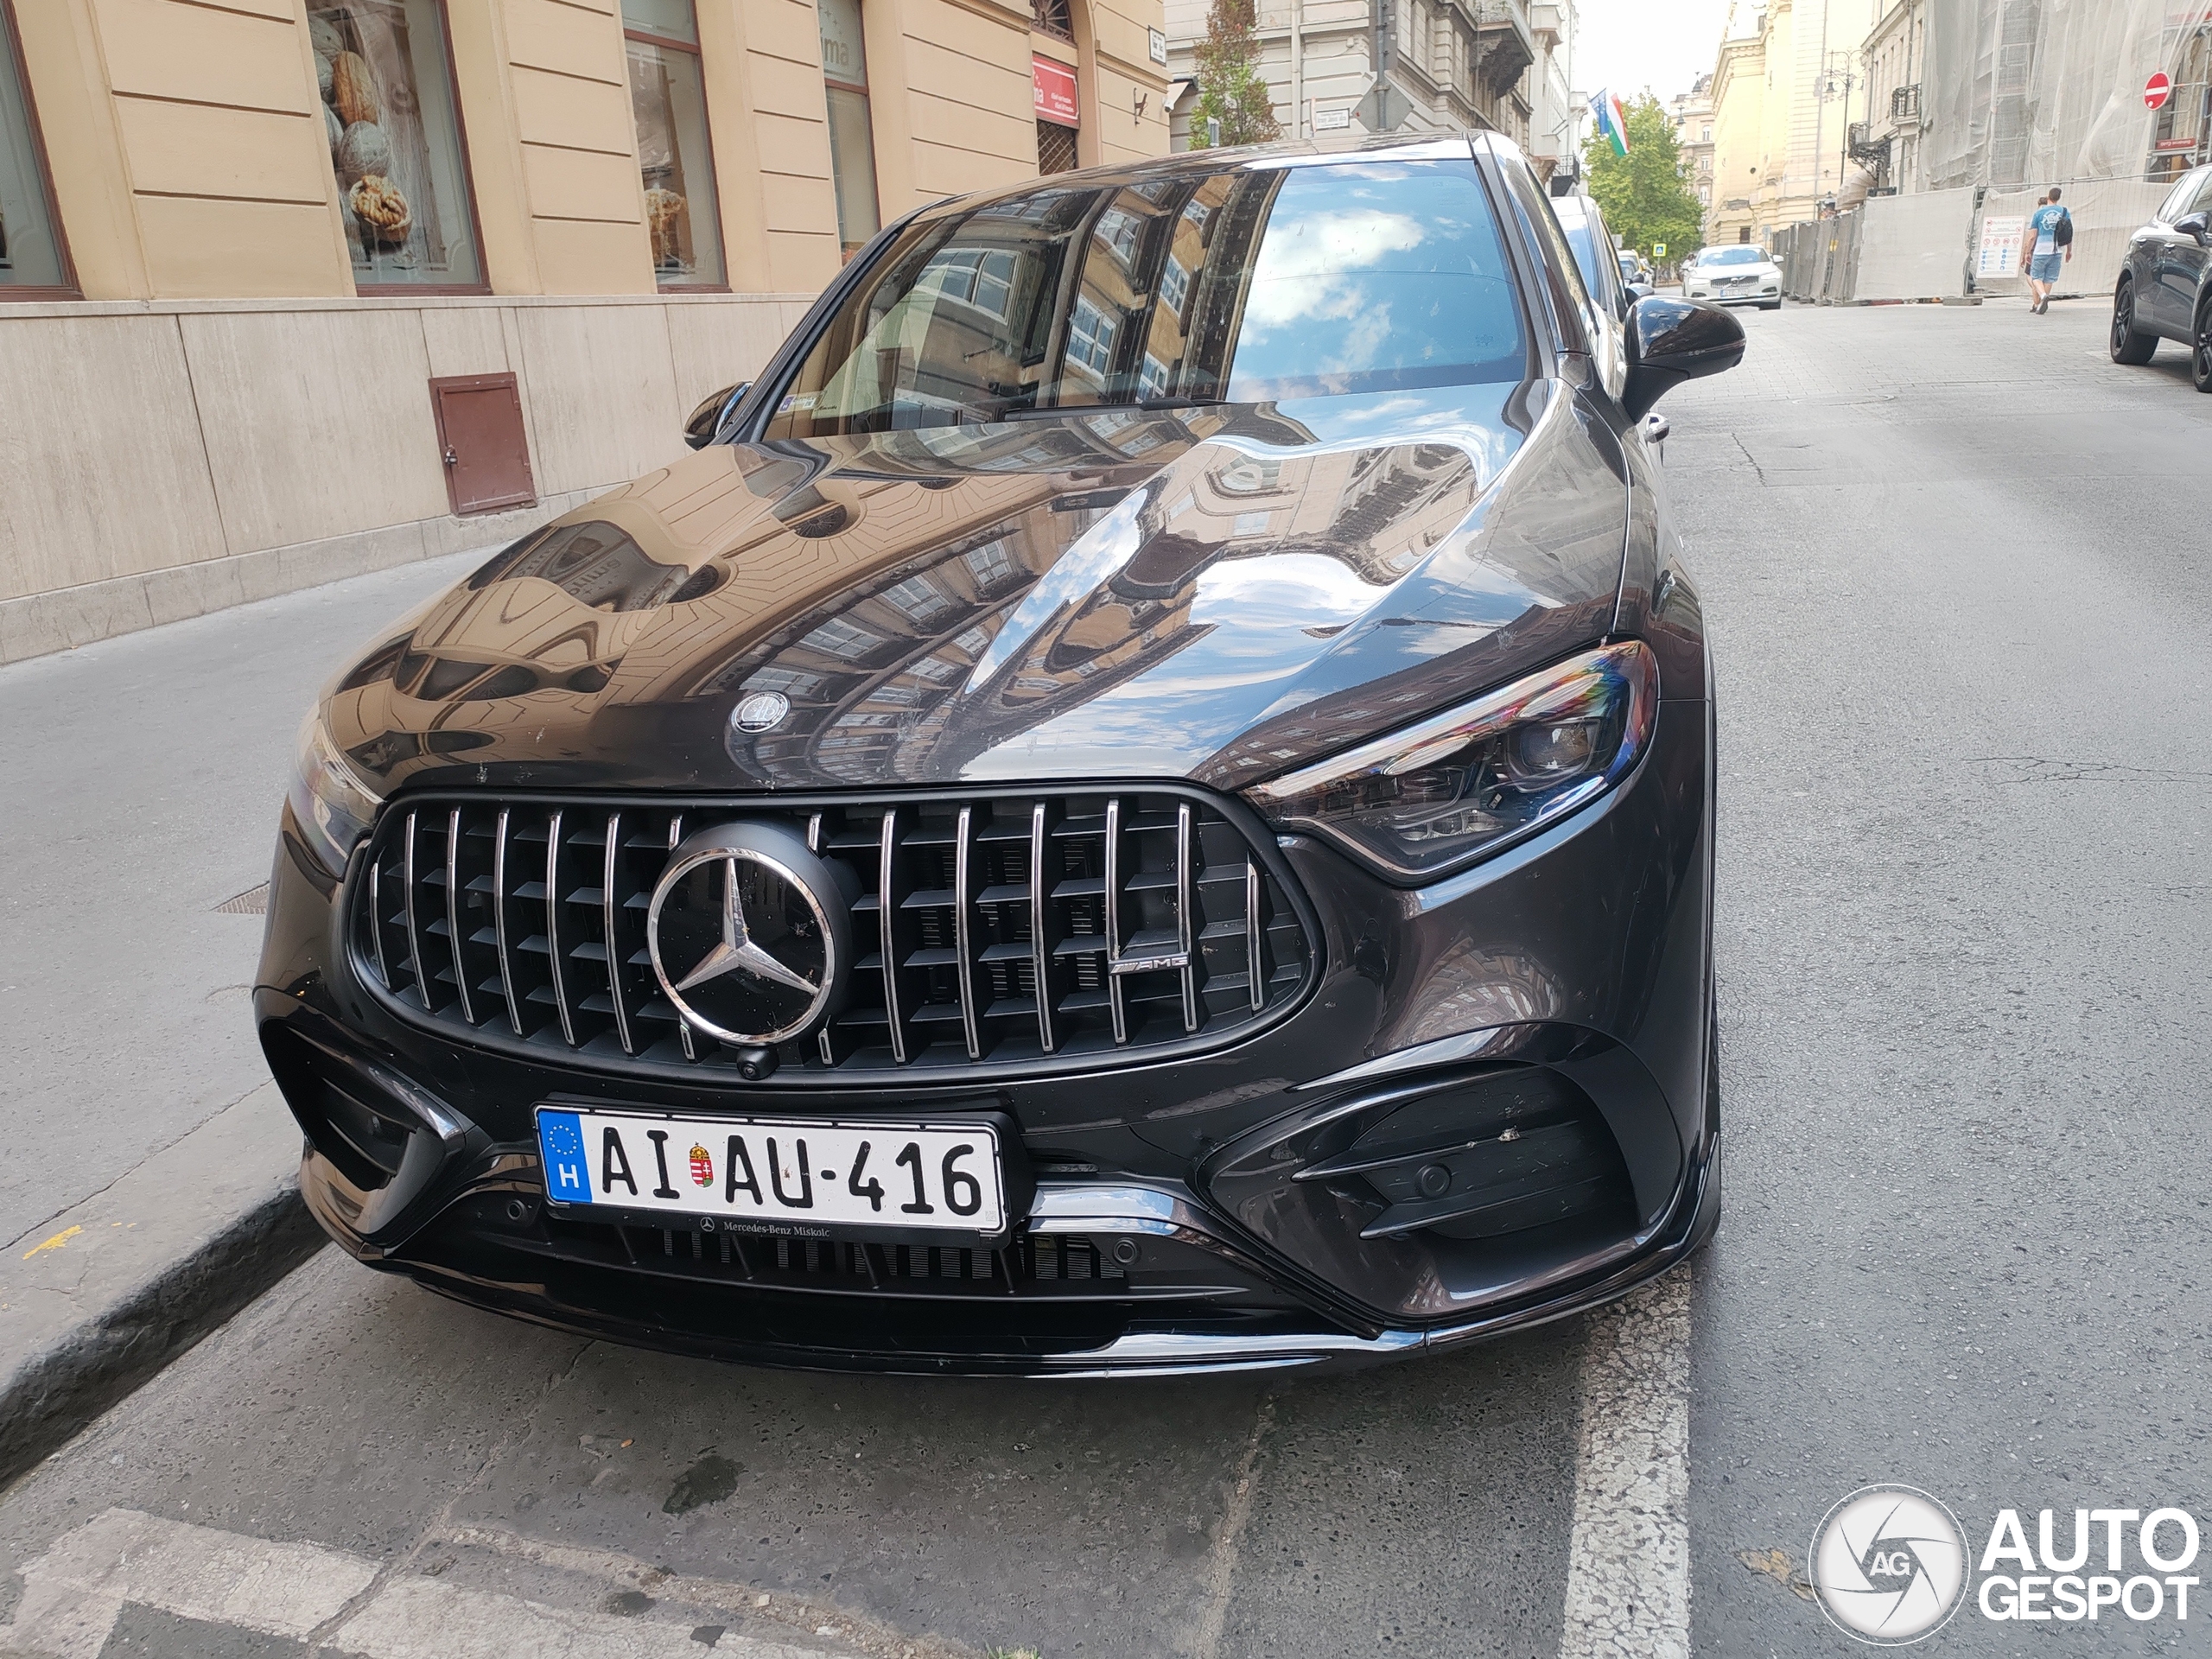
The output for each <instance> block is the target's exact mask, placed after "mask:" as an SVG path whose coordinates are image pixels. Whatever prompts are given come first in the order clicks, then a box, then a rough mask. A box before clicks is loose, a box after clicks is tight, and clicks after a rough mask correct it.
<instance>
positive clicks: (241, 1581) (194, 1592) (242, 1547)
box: [9, 1510, 377, 1659]
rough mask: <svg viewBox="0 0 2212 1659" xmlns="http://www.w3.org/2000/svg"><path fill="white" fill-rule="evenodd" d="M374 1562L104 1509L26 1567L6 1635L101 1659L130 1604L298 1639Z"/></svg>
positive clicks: (357, 1587) (50, 1650)
mask: <svg viewBox="0 0 2212 1659" xmlns="http://www.w3.org/2000/svg"><path fill="white" fill-rule="evenodd" d="M376 1571H377V1570H376V1565H375V1563H373V1562H372V1561H365V1560H362V1559H361V1558H360V1557H359V1556H358V1555H348V1554H345V1553H344V1552H343V1551H340V1550H335V1549H325V1548H321V1546H320V1545H317V1544H283V1543H272V1542H270V1541H269V1540H267V1539H264V1538H243V1537H239V1536H238V1535H236V1534H234V1533H228V1532H217V1531H216V1530H214V1529H213V1528H210V1527H194V1526H187V1525H186V1524H185V1523H184V1522H181V1521H164V1520H162V1519H160V1518H158V1517H157V1516H150V1515H141V1514H139V1513H138V1512H137V1511H136V1510H108V1511H107V1512H106V1513H105V1514H104V1515H101V1516H98V1517H96V1518H95V1519H93V1520H92V1521H90V1522H86V1524H85V1525H84V1526H81V1527H79V1528H78V1529H77V1530H76V1531H74V1532H72V1533H69V1534H68V1535H66V1536H64V1537H63V1538H62V1539H61V1540H60V1541H59V1542H57V1543H56V1544H55V1545H54V1548H52V1549H50V1550H48V1552H47V1553H46V1554H44V1555H42V1556H41V1557H40V1558H39V1559H38V1560H35V1561H32V1562H29V1563H28V1564H27V1565H25V1567H23V1569H22V1573H23V1581H24V1586H25V1588H24V1592H23V1599H22V1601H21V1602H20V1603H18V1604H17V1605H16V1619H15V1624H14V1625H13V1627H12V1628H11V1629H10V1632H9V1636H10V1641H12V1642H13V1643H14V1644H15V1646H16V1647H19V1648H28V1649H29V1650H30V1651H31V1652H34V1653H44V1654H52V1655H54V1656H55V1659H79V1656H82V1659H97V1656H98V1654H99V1650H100V1649H101V1647H102V1646H103V1645H104V1644H105V1642H106V1641H107V1636H108V1630H109V1627H110V1626H111V1625H112V1624H114V1623H115V1617H116V1615H117V1613H118V1612H119V1611H122V1608H123V1604H124V1602H126V1601H135V1602H140V1603H143V1605H147V1606H149V1607H159V1608H161V1609H162V1611H165V1612H171V1613H175V1614H176V1615H177V1616H178V1617H180V1618H196V1619H203V1620H206V1621H207V1622H209V1623H211V1624H235V1625H238V1626H240V1627H242V1628H244V1629H245V1630H262V1631H265V1632H267V1633H268V1634H270V1635H271V1636H289V1637H304V1636H306V1635H307V1633H308V1631H310V1630H314V1629H315V1626H316V1625H318V1624H322V1623H323V1622H324V1621H325V1620H327V1619H331V1618H336V1617H337V1616H338V1611H339V1610H340V1608H342V1607H344V1606H345V1605H346V1603H347V1602H349V1601H351V1600H352V1599H353V1598H354V1597H355V1596H358V1595H359V1594H360V1593H361V1592H362V1591H364V1590H365V1589H367V1588H368V1587H369V1581H370V1580H372V1579H373V1578H375V1577H376Z"/></svg>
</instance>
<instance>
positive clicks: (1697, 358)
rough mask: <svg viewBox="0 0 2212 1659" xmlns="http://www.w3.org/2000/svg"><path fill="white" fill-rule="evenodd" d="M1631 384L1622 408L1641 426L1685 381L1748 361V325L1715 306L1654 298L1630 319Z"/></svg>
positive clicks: (1643, 302)
mask: <svg viewBox="0 0 2212 1659" xmlns="http://www.w3.org/2000/svg"><path fill="white" fill-rule="evenodd" d="M1628 349H1629V371H1628V384H1627V385H1625V386H1624V387H1623V388H1622V390H1621V407H1622V408H1624V409H1625V410H1627V411H1628V415H1629V418H1630V420H1642V419H1643V416H1645V415H1647V414H1649V412H1650V410H1651V406H1652V404H1656V403H1657V402H1658V401H1659V400H1660V399H1661V398H1662V397H1665V396H1666V395H1667V394H1668V393H1669V392H1670V391H1673V390H1674V389H1675V387H1676V386H1678V385H1681V383H1682V382H1683V381H1685V380H1695V379H1697V378H1699V377H1700V376H1702V375H1707V374H1718V373H1719V372H1721V371H1722V370H1723V369H1732V368H1734V367H1735V366H1736V365H1738V363H1740V362H1742V361H1743V360H1744V325H1743V324H1742V323H1740V322H1738V321H1737V320H1736V319H1735V318H1734V317H1732V316H1731V315H1729V314H1728V313H1727V312H1726V310H1724V309H1722V308H1720V307H1719V306H1717V305H1708V304H1707V303H1705V302H1703V301H1701V300H1677V299H1674V298H1671V297H1669V296H1662V295H1657V294H1654V295H1652V296H1650V297H1649V299H1642V300H1638V301H1637V302H1636V308H1635V309H1634V310H1633V311H1631V312H1630V313H1629V314H1628Z"/></svg>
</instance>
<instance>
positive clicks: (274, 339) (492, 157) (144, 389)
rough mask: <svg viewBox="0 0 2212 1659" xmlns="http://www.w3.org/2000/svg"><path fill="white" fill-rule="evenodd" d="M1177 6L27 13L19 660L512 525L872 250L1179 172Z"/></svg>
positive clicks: (401, 6)
mask: <svg viewBox="0 0 2212 1659" xmlns="http://www.w3.org/2000/svg"><path fill="white" fill-rule="evenodd" d="M1159 30H1160V5H1159V0H1037V3H1036V4H1035V5H1034V6H1032V5H1030V4H1028V3H1026V0H1025V3H1021V4H1010V3H1007V0H818V3H810V0H222V3H220V4H213V3H199V0H0V499H4V500H5V502H6V504H7V510H6V511H5V512H4V513H0V661H5V660H10V659H12V658H19V657H23V656H29V655H34V654H37V653H38V652H41V651H45V650H52V649H57V648H60V647H61V646H65V645H72V644H76V643H79V642H81V641H83V640H86V639H96V638H99V637H103V636H104V635H105V634H109V633H113V632H122V631H124V630H126V629H127V628H129V627H132V626H146V625H147V624H149V623H151V622H158V621H162V620H169V619H171V618H173V617H175V616H181V615H188V614H194V613H197V612H200V611H204V610H207V609H212V608H214V607H218V606H219V605H222V604H226V603H232V602H236V601H239V600H241V599H246V598H251V597H255V596H257V595H259V594H266V593H270V592H276V591H281V590H283V589H284V588H293V587H298V586H302V585H305V584H306V583H308V582H315V581H320V580H327V579H329V578H332V577H334V576H338V575H346V574H351V573H353V572H356V571H359V570H364V569H375V568H379V567H382V566H385V565H390V564H393V563H400V562H403V561H404V560H408V559H412V558H419V557H423V556H430V555H435V554H437V553H442V552H445V551H449V550H461V549H463V548H468V547H474V546H482V545H488V544H491V543H496V542H498V541H500V540H504V539H507V538H510V537H512V536H513V535H515V534H518V533H519V532H520V531H521V530H523V529H525V528H528V527H530V526H531V525H534V524H537V523H538V522H542V521H543V519H545V518H548V517H550V516H552V515H553V514H554V513H556V512H560V511H563V510H565V509H566V508H567V507H568V506H570V505H575V504H576V503H578V502H580V501H582V499H586V498H587V497H588V496H589V495H590V494H592V493H596V492H597V491H599V490H601V489H602V488H605V487H606V486H610V485H613V484H616V483H619V482H620V481H622V480H625V479H627V478H630V477H632V476H635V475H637V474H641V473H645V472H648V471H650V470H652V468H654V467H658V466H659V465H661V464H663V463H664V462H665V461H668V460H670V459H671V458H673V457H674V456H675V455H676V454H680V453H681V452H682V451H681V440H680V433H679V426H680V423H681V421H682V419H683V416H684V415H685V414H686V412H687V411H688V410H690V406H691V405H692V404H694V403H696V401H697V400H698V399H699V398H700V397H703V396H704V395H706V394H707V393H708V392H709V391H712V390H714V389H715V387H718V386H721V385H726V384H728V383H729V382H731V381H734V380H738V379H742V378H746V377H747V376H748V375H750V374H752V373H753V372H757V371H758V370H759V368H760V366H761V365H762V364H763V363H764V362H765V360H766V358H767V356H768V355H769V353H771V352H772V350H773V348H774V346H775V345H776V344H777V342H778V341H779V340H781V338H782V337H783V335H784V334H785V333H786V332H787V331H788V330H789V328H790V327H791V326H792V325H793V323H795V322H796V321H797V320H798V317H799V316H800V315H802V314H803V313H804V308H805V307H806V306H807V305H808V304H809V303H810V300H811V297H812V296H813V295H814V294H815V293H817V291H818V290H819V289H821V287H822V286H823V283H826V282H827V281H828V280H829V277H832V276H833V275H834V274H835V273H836V270H837V269H838V266H839V264H840V263H841V262H842V259H843V258H844V257H848V256H849V252H850V251H851V250H852V249H854V248H855V247H857V246H858V245H861V243H864V242H865V241H866V240H867V239H868V237H869V236H870V235H872V234H873V233H874V231H875V230H876V229H877V228H878V227H879V226H880V225H881V224H884V223H887V222H889V221H890V220H892V219H895V218H896V217H898V216H899V215H900V214H902V213H906V211H908V210H909V209H911V208H912V207H917V206H919V205H922V204H924V203H926V202H929V201H932V200H938V199H939V198H941V197H944V196H946V195H950V194H959V193H964V192H967V191H971V190H976V189H982V188H992V187H997V186H1002V185H1007V184H1012V183H1015V182H1018V181H1020V180H1023V179H1026V178H1031V177H1034V176H1036V175H1037V174H1038V173H1039V170H1040V168H1043V169H1044V170H1053V169H1056V168H1060V167H1065V166H1071V165H1089V164H1094V163H1102V162H1116V161H1122V160H1127V159H1133V158H1135V157H1138V156H1147V155H1152V154H1156V153H1159V152H1160V151H1161V150H1163V149H1166V136H1167V134H1166V96H1165V94H1166V88H1167V84H1168V83H1167V76H1166V70H1165V68H1164V67H1163V66H1162V65H1160V63H1159V62H1157V61H1156V60H1155V44H1154V43H1155V41H1156V40H1157V38H1158V32H1159Z"/></svg>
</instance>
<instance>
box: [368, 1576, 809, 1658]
mask: <svg viewBox="0 0 2212 1659" xmlns="http://www.w3.org/2000/svg"><path fill="white" fill-rule="evenodd" d="M324 1639H325V1643H326V1645H327V1646H330V1647H333V1648H336V1649H340V1650H342V1651H344V1652H346V1653H349V1654H356V1653H357V1654H361V1655H363V1656H365V1659H615V1656H620V1659H700V1656H701V1655H702V1654H703V1653H704V1652H705V1651H706V1649H704V1648H703V1647H702V1646H701V1645H700V1644H699V1643H696V1642H695V1641H693V1640H692V1639H691V1632H690V1627H689V1626H688V1625H675V1624H639V1622H638V1620H636V1619H635V1618H620V1617H618V1616H616V1615H613V1614H611V1613H575V1612H569V1611H564V1610H563V1609H561V1608H558V1607H547V1606H545V1605H542V1604H540V1603H537V1602H533V1601H524V1600H522V1599H519V1598H518V1597H514V1596H502V1595H496V1594H494V1593H493V1592H490V1591H486V1590H464V1589H462V1588H461V1587H460V1586H457V1585H448V1584H440V1583H439V1582H438V1581H437V1580H435V1579H395V1580H392V1581H391V1583H389V1584H387V1585H385V1587H384V1588H383V1589H381V1590H379V1591H378V1592H377V1593H376V1594H375V1595H374V1596H372V1597H371V1598H370V1599H369V1602H368V1605H366V1606H365V1607H363V1608H362V1609H361V1611H359V1612H358V1613H356V1614H355V1615H354V1616H353V1618H349V1619H347V1620H346V1622H345V1624H341V1625H340V1626H339V1627H338V1630H337V1631H336V1632H335V1633H334V1634H332V1635H330V1636H328V1637H325V1638H324ZM724 1652H733V1653H737V1654H741V1655H742V1656H744V1659H821V1650H820V1649H815V1648H787V1647H785V1646H784V1645H783V1644H782V1643H768V1642H756V1641H752V1640H749V1639H747V1638H746V1637H737V1636H724V1637H722V1638H721V1640H720V1641H718V1642H716V1643H715V1653H716V1654H718V1655H719V1654H721V1653H724Z"/></svg>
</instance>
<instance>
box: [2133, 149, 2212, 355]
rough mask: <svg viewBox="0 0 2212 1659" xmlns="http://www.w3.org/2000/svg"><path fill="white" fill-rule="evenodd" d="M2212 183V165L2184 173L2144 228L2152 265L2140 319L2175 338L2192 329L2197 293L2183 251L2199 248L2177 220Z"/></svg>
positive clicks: (2146, 324) (2146, 251) (2159, 331)
mask: <svg viewBox="0 0 2212 1659" xmlns="http://www.w3.org/2000/svg"><path fill="white" fill-rule="evenodd" d="M2208 184H2212V168H2201V169H2199V170H2198V171H2196V172H2194V173H2190V174H2188V175H2185V176H2183V179H2182V181H2181V182H2180V183H2178V184H2177V185H2176V186H2175V187H2174V188H2173V189H2171V191H2169V192H2168V193H2167V194H2166V199H2165V200H2164V201H2162V202H2160V203H2159V204H2158V213H2157V215H2156V217H2155V218H2154V219H2152V222H2151V223H2150V224H2149V225H2148V226H2145V227H2144V241H2145V250H2144V251H2145V255H2146V256H2147V259H2148V263H2149V264H2150V272H2149V277H2150V280H2149V282H2148V283H2147V284H2146V285H2145V289H2144V291H2143V293H2142V295H2141V296H2140V300H2141V303H2140V304H2139V307H2138V308H2137V319H2138V321H2139V322H2141V323H2142V324H2143V325H2144V326H2145V327H2148V328H2151V329H2152V330H2153V331H2155V332H2156V333H2158V334H2164V335H2166V336H2168V337H2169V338H2171V339H2175V340H2179V339H2182V338H2183V337H2184V336H2185V335H2186V334H2187V332H2188V328H2189V296H2190V295H2192V294H2193V293H2194V292H2195V286H2196V285H2195V283H2194V282H2193V281H2190V277H2193V276H2194V268H2193V267H2191V268H2190V277H2184V275H2183V265H2184V264H2186V260H2185V256H2184V254H2183V250H2184V249H2186V250H2188V251H2190V252H2195V251H2196V244H2195V243H2194V242H2192V241H2191V240H2190V238H2188V237H2185V236H2183V235H2181V234H2180V233H2179V232H2177V231H2176V230H2175V229H2174V221H2175V220H2176V219H2182V218H2183V217H2185V216H2186V215H2187V214H2188V213H2189V212H2190V207H2191V205H2192V204H2193V203H2194V202H2195V201H2196V199H2197V197H2198V196H2200V195H2201V194H2203V192H2204V188H2205V187H2206V186H2207V185H2208Z"/></svg>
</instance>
